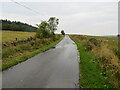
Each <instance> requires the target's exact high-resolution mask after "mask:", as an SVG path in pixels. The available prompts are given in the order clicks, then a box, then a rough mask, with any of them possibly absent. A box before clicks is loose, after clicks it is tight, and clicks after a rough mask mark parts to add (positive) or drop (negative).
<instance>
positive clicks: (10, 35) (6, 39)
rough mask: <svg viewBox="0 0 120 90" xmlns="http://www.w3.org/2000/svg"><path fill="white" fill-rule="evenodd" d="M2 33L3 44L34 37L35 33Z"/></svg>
mask: <svg viewBox="0 0 120 90" xmlns="http://www.w3.org/2000/svg"><path fill="white" fill-rule="evenodd" d="M0 33H2V42H11V41H15V40H16V38H17V39H18V40H23V39H26V38H28V37H34V35H35V32H20V31H0Z"/></svg>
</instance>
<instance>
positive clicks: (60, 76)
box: [2, 36, 79, 88]
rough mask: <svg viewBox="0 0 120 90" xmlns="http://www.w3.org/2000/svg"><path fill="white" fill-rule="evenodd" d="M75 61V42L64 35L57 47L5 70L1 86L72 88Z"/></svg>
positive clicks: (76, 66)
mask: <svg viewBox="0 0 120 90" xmlns="http://www.w3.org/2000/svg"><path fill="white" fill-rule="evenodd" d="M78 60H79V59H78V56H77V48H76V45H75V44H74V42H73V41H72V40H71V39H70V38H69V36H65V37H64V39H63V40H62V41H61V42H60V43H59V44H57V45H56V48H53V49H50V50H48V51H46V52H44V53H41V54H38V55H36V56H34V57H32V58H30V59H29V60H27V61H25V62H23V63H20V64H18V65H16V66H14V67H12V68H10V69H8V70H6V71H4V72H3V73H2V75H3V88H75V87H76V85H77V83H78V80H79V66H78Z"/></svg>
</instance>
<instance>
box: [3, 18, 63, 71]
mask: <svg viewBox="0 0 120 90" xmlns="http://www.w3.org/2000/svg"><path fill="white" fill-rule="evenodd" d="M58 21H59V19H57V18H55V17H50V19H49V20H48V21H42V22H41V23H40V24H38V25H37V26H38V28H37V29H36V34H35V33H34V32H16V31H3V36H2V37H3V42H2V43H5V42H10V43H6V44H2V45H3V47H2V70H5V69H7V68H9V67H11V66H13V65H16V64H18V63H20V62H23V61H25V60H27V59H29V58H30V57H32V56H35V55H36V54H38V53H41V52H43V51H46V50H48V49H50V48H52V47H54V46H55V45H56V44H57V43H58V42H60V41H61V40H62V38H63V36H62V35H58V34H55V31H56V30H57V25H58V24H59V22H58ZM14 23H16V24H18V23H19V22H10V24H12V25H14ZM4 25H6V24H5V23H3V26H4ZM15 26H16V25H15ZM28 26H29V25H27V24H26V27H28ZM9 28H10V27H9ZM20 29H21V28H20ZM10 30H11V29H10ZM26 38H27V39H26ZM23 39H24V40H23Z"/></svg>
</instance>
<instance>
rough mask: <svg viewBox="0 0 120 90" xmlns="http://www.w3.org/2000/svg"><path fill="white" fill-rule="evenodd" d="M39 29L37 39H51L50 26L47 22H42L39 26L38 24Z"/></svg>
mask: <svg viewBox="0 0 120 90" xmlns="http://www.w3.org/2000/svg"><path fill="white" fill-rule="evenodd" d="M37 26H38V29H37V32H36V37H37V38H48V37H50V30H49V24H48V22H46V21H42V22H41V23H40V24H39V25H38V24H37Z"/></svg>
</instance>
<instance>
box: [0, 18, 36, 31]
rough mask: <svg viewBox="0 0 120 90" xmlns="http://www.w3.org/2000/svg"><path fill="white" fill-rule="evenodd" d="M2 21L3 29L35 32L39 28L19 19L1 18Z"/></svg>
mask: <svg viewBox="0 0 120 90" xmlns="http://www.w3.org/2000/svg"><path fill="white" fill-rule="evenodd" d="M0 22H2V30H10V31H24V32H35V30H36V29H37V28H36V27H34V26H32V25H29V24H27V23H22V22H18V21H10V20H0Z"/></svg>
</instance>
